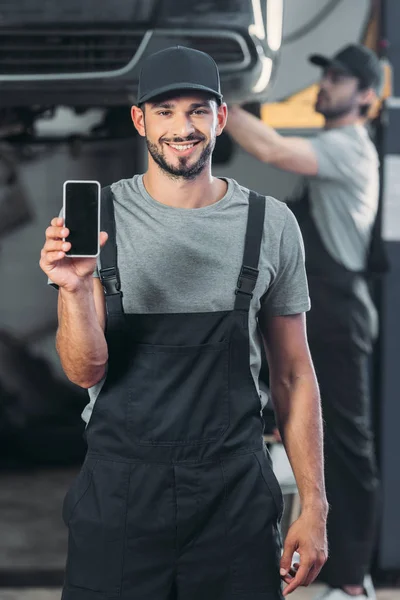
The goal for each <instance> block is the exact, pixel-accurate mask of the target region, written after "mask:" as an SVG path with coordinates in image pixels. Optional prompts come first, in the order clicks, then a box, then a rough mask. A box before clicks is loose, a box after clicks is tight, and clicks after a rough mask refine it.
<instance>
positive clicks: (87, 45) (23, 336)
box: [0, 0, 400, 600]
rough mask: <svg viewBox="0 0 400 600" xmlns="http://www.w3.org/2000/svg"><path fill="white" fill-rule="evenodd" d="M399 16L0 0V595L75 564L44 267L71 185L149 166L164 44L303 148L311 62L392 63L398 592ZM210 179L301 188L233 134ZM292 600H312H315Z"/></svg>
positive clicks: (390, 288) (393, 533)
mask: <svg viewBox="0 0 400 600" xmlns="http://www.w3.org/2000/svg"><path fill="white" fill-rule="evenodd" d="M399 22H400V3H399V0H376V1H373V0H301V2H299V1H298V0H285V1H284V0H79V1H78V0H68V1H64V0H58V1H57V2H54V3H50V2H45V1H44V0H13V1H12V2H11V1H10V0H0V599H1V600H11V598H13V599H14V598H30V599H32V600H33V599H34V598H40V600H46V599H48V600H50V599H51V600H53V598H58V597H59V591H58V587H59V586H60V585H61V583H62V580H63V569H64V561H65V553H66V530H65V528H64V525H63V523H62V520H61V504H62V500H63V497H64V494H65V492H66V489H67V487H68V485H69V484H70V482H71V480H72V479H73V477H74V475H75V473H76V472H77V470H78V468H79V465H80V463H81V461H82V459H83V456H84V453H85V446H84V442H83V438H82V433H83V422H82V421H81V418H80V413H81V411H82V409H83V407H84V405H85V404H86V401H87V394H86V392H85V391H83V390H81V389H79V388H78V387H76V386H74V385H72V384H70V383H69V382H68V381H67V379H66V378H65V376H64V375H63V372H62V370H61V367H60V364H59V361H58V357H57V354H56V351H55V345H54V340H55V331H56V322H57V321H56V303H57V293H56V292H55V291H54V290H53V289H52V288H50V287H48V286H47V285H46V279H45V276H44V274H43V272H42V271H41V270H40V268H39V265H38V261H39V254H40V249H41V247H42V245H43V242H44V232H45V229H46V227H47V225H48V223H49V221H50V219H51V218H52V217H53V216H55V215H57V214H58V213H59V210H60V208H61V204H62V184H63V182H64V181H65V180H66V179H96V180H98V181H100V183H101V184H102V185H103V186H104V185H107V184H109V183H112V182H113V181H117V180H119V179H121V178H127V177H128V178H129V177H131V176H132V175H134V174H135V173H138V172H142V171H143V170H144V169H145V167H146V154H145V148H144V147H143V144H142V141H141V139H139V138H138V136H136V135H135V132H134V129H133V126H132V124H131V121H130V106H131V104H133V103H134V101H135V94H136V86H137V78H138V73H139V70H140V64H141V59H142V58H143V57H144V56H146V55H147V54H150V53H152V52H154V51H155V50H158V49H161V48H164V47H167V46H170V45H174V44H177V43H179V44H181V45H185V46H191V47H194V48H197V49H200V50H204V51H206V52H208V53H209V54H211V55H212V56H213V57H214V58H215V60H216V62H217V63H218V65H219V68H220V72H221V79H222V89H223V93H224V95H225V99H226V101H227V102H228V103H240V104H242V105H244V106H245V107H246V108H247V109H248V110H249V111H250V112H253V113H254V114H256V115H259V116H261V118H262V119H263V120H264V121H265V122H266V123H268V124H270V125H272V126H273V127H275V128H276V129H277V130H278V131H280V132H281V133H282V134H284V135H286V134H287V135H302V136H309V135H312V134H315V131H316V130H317V129H318V128H320V127H321V125H322V120H321V117H320V116H319V115H317V114H316V113H315V112H314V110H313V104H314V101H315V96H316V90H317V85H316V83H317V78H318V77H319V73H318V71H317V70H316V69H315V68H313V67H312V66H311V65H310V64H309V63H308V62H307V60H306V59H307V57H308V55H309V54H311V53H319V52H321V53H323V54H326V55H332V54H334V53H335V52H336V51H337V50H338V49H339V48H341V47H342V46H343V45H345V44H347V43H350V42H362V43H364V44H365V45H367V46H369V47H371V48H373V49H375V50H376V51H377V52H378V54H379V55H380V56H382V58H383V59H384V60H385V62H386V83H385V90H384V98H383V101H382V102H380V103H379V105H377V106H376V107H374V114H373V119H372V121H371V126H370V128H371V136H372V138H373V139H374V141H375V143H376V145H377V149H378V153H379V156H380V159H381V183H382V189H381V198H380V201H381V209H380V211H379V226H380V228H381V232H382V237H383V239H384V243H385V248H386V251H387V254H388V257H389V262H390V270H389V272H388V273H387V274H386V275H384V276H383V277H382V278H380V279H379V280H378V281H377V282H376V283H375V287H374V299H375V302H376V304H377V306H378V310H379V316H380V321H381V333H380V337H379V339H378V341H377V343H376V346H375V348H374V355H373V367H372V377H373V422H374V429H375V437H376V453H377V457H378V461H379V466H380V473H381V479H382V517H381V523H380V532H379V538H378V541H377V547H376V553H375V554H376V556H375V566H374V579H375V583H376V584H377V586H378V587H381V588H383V590H386V591H383V592H380V593H381V594H382V595H381V596H380V597H381V598H389V597H390V598H393V599H394V598H400V590H399V591H398V592H396V591H394V589H395V588H396V587H398V586H399V584H400V552H399V539H400V516H399V514H398V508H397V507H398V504H399V500H400V469H399V468H398V460H399V450H398V423H400V402H399V401H398V396H399V393H398V361H399V359H400V342H399V340H400V315H399V312H398V306H399V305H400V284H399V281H400V279H399V272H400V110H399V109H400V35H399V33H398V28H397V26H396V23H399ZM214 172H215V174H216V175H225V176H228V177H233V178H234V179H236V180H237V181H239V182H240V183H241V184H243V185H245V186H247V187H250V188H252V189H255V190H257V191H259V192H260V193H267V194H269V195H272V196H275V197H276V198H278V199H283V198H286V197H287V196H288V195H289V194H290V192H291V191H292V189H293V188H294V186H295V185H296V183H297V178H296V177H295V176H292V175H288V174H287V173H285V172H282V171H278V170H276V169H274V168H273V167H270V166H267V165H265V164H262V163H260V162H258V161H257V160H256V159H254V158H252V157H250V156H249V155H247V154H245V153H244V152H243V151H242V150H241V149H240V148H239V147H237V146H235V145H234V143H233V142H232V141H231V139H230V138H229V136H228V135H226V134H223V135H222V136H221V138H220V139H219V140H218V144H217V148H216V152H215V158H214ZM288 495H290V496H293V497H295V490H292V491H291V492H290V491H288ZM293 497H292V498H291V501H292V500H293ZM288 506H291V502H288ZM288 518H290V517H288ZM388 588H391V590H392V591H390V592H388V591H387V590H388ZM12 589H13V590H14V591H12ZM45 590H47V591H45ZM297 594H298V595H297V596H296V597H298V598H300V597H303V596H302V594H304V598H308V597H309V596H308V595H307V594H308V592H307V591H306V590H304V591H302V592H299V593H297ZM396 594H397V595H396Z"/></svg>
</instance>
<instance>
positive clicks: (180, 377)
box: [127, 342, 229, 445]
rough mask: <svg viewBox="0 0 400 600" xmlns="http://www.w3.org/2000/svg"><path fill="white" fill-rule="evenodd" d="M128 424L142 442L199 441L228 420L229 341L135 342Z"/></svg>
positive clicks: (208, 438)
mask: <svg viewBox="0 0 400 600" xmlns="http://www.w3.org/2000/svg"><path fill="white" fill-rule="evenodd" d="M127 426H128V429H129V431H130V433H131V435H132V436H133V438H134V439H135V440H136V441H137V442H138V443H140V444H151V445H179V444H199V443H206V442H210V441H213V440H215V439H218V438H219V437H220V436H221V435H222V434H223V432H224V431H226V429H227V428H228V426H229V343H228V342H220V343H214V344H203V345H201V346H154V345H146V344H137V346H136V347H135V352H134V356H133V360H132V368H131V372H130V376H129V398H128V407H127Z"/></svg>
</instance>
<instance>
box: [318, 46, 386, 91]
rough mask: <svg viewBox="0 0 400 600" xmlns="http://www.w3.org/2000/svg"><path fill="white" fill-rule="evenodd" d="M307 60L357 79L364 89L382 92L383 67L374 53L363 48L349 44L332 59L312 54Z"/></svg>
mask: <svg viewBox="0 0 400 600" xmlns="http://www.w3.org/2000/svg"><path fill="white" fill-rule="evenodd" d="M309 60H310V62H312V63H313V64H314V65H317V66H318V67H322V68H324V69H328V68H332V69H337V70H339V71H343V72H344V73H347V74H348V75H352V76H353V77H357V78H358V79H359V80H360V81H361V83H362V85H363V86H364V87H371V88H373V89H374V90H376V91H377V92H378V93H380V92H381V90H382V86H383V79H384V71H383V66H382V64H381V62H380V60H379V58H378V57H377V55H376V54H375V52H373V51H372V50H370V49H369V48H366V47H365V46H361V45H360V44H350V45H348V46H346V47H345V48H342V50H340V51H339V52H338V53H337V54H335V56H333V57H332V58H327V57H325V56H321V55H320V54H313V55H312V56H310V58H309Z"/></svg>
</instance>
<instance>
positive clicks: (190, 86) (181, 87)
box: [137, 83, 222, 104]
mask: <svg viewBox="0 0 400 600" xmlns="http://www.w3.org/2000/svg"><path fill="white" fill-rule="evenodd" d="M193 90H194V91H198V92H206V93H207V94H210V95H211V96H214V98H215V99H216V100H217V101H218V103H219V104H221V103H222V94H218V93H217V92H216V91H215V90H213V89H212V88H208V87H206V86H205V85H200V84H197V83H174V84H171V85H166V86H164V87H161V88H158V89H157V90H154V91H152V92H150V93H148V94H143V96H141V97H140V98H138V99H137V103H138V104H143V103H144V102H149V101H150V100H154V99H155V98H158V97H159V96H164V95H165V94H168V93H169V92H186V91H187V92H189V91H193Z"/></svg>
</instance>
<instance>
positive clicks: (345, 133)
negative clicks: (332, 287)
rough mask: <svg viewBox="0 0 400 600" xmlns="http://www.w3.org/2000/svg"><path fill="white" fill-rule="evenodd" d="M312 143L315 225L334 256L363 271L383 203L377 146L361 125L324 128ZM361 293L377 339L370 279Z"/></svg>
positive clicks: (359, 284) (310, 181)
mask: <svg viewBox="0 0 400 600" xmlns="http://www.w3.org/2000/svg"><path fill="white" fill-rule="evenodd" d="M310 141H311V144H312V146H313V148H314V151H315V153H316V156H317V160H318V173H317V175H316V176H315V177H307V178H305V179H306V181H307V185H308V188H309V199H310V210H311V214H312V216H313V219H314V222H315V225H316V227H317V229H318V231H319V234H320V236H321V239H322V241H323V243H324V245H325V248H326V249H327V251H328V252H329V254H330V255H331V256H332V258H334V259H335V260H336V261H337V262H339V263H340V264H342V265H344V266H345V267H347V268H348V269H350V270H351V271H363V270H364V269H365V267H366V260H367V254H368V249H369V245H370V240H371V231H372V227H373V224H374V221H375V217H376V213H377V210H378V202H379V158H378V154H377V151H376V148H375V146H374V144H373V143H372V141H371V139H370V137H369V135H368V131H367V129H366V128H365V127H363V126H361V125H348V126H345V127H340V128H335V129H328V130H323V131H321V132H320V133H319V135H317V136H316V137H314V138H310ZM355 292H356V294H357V297H358V298H359V300H360V301H361V302H362V303H363V304H364V306H365V307H366V309H367V312H368V315H369V321H370V332H371V335H372V337H375V336H376V334H377V331H378V315H377V311H376V309H375V306H374V305H373V302H372V300H371V296H370V293H369V290H368V286H367V283H366V282H365V281H364V280H359V281H358V282H357V289H356V290H355ZM311 300H312V299H311Z"/></svg>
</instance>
